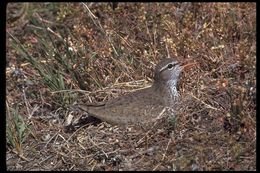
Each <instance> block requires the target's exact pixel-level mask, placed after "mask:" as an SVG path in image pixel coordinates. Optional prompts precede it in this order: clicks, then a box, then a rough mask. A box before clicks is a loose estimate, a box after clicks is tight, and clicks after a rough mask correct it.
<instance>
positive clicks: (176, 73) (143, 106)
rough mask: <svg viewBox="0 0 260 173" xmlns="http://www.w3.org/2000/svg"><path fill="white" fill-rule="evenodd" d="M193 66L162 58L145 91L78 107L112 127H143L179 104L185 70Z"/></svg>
mask: <svg viewBox="0 0 260 173" xmlns="http://www.w3.org/2000/svg"><path fill="white" fill-rule="evenodd" d="M194 64H196V63H189V64H186V65H183V64H181V63H180V62H178V61H177V60H176V59H175V58H165V59H163V60H161V61H160V62H159V63H158V64H157V65H156V67H155V71H154V82H153V84H152V85H151V86H150V87H148V88H144V89H140V90H136V91H134V92H130V93H128V94H126V95H123V96H120V97H117V98H114V99H111V100H108V101H107V102H104V103H100V104H96V105H93V104H91V105H84V104H79V105H77V107H78V108H79V109H81V110H82V111H84V112H86V113H88V115H89V116H92V117H94V118H97V119H99V120H101V121H105V122H107V123H109V124H112V125H128V124H144V123H148V122H151V121H154V120H156V118H158V116H159V115H160V114H161V113H162V111H163V110H165V108H171V109H174V108H175V105H176V103H178V102H179V101H180V94H179V92H178V90H177V85H178V81H179V77H180V74H181V72H182V71H183V69H184V68H186V67H188V66H192V65H194Z"/></svg>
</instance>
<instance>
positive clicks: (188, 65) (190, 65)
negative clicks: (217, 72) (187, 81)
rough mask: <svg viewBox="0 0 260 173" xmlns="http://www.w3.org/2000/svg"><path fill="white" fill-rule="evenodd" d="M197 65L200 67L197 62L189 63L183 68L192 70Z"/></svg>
mask: <svg viewBox="0 0 260 173" xmlns="http://www.w3.org/2000/svg"><path fill="white" fill-rule="evenodd" d="M196 65H198V63H197V62H192V63H188V64H185V65H182V68H183V69H184V70H188V69H190V68H192V67H193V66H196Z"/></svg>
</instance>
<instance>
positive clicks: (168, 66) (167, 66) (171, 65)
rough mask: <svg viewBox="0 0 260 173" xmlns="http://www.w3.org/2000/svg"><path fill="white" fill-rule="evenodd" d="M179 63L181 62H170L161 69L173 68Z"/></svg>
mask: <svg viewBox="0 0 260 173" xmlns="http://www.w3.org/2000/svg"><path fill="white" fill-rule="evenodd" d="M178 64H179V62H174V63H170V64H168V65H166V66H164V67H162V68H161V70H160V71H164V70H166V69H172V68H173V67H174V66H176V65H178Z"/></svg>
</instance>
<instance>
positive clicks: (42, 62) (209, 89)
mask: <svg viewBox="0 0 260 173" xmlns="http://www.w3.org/2000/svg"><path fill="white" fill-rule="evenodd" d="M85 5H86V6H85ZM85 5H84V4H81V3H61V4H54V3H44V4H43V3H37V4H29V5H24V6H22V5H21V4H19V3H15V4H8V7H7V18H8V20H7V28H6V30H7V33H8V34H7V40H6V42H7V52H6V57H7V58H6V59H7V68H6V76H7V78H6V80H7V81H6V84H7V86H6V90H7V97H6V102H7V104H6V106H7V109H6V110H17V112H15V113H12V111H9V112H7V114H8V115H9V117H13V119H9V118H8V119H7V122H6V123H7V127H8V128H9V130H10V131H12V133H7V135H8V136H7V137H9V139H16V138H17V136H19V134H22V135H20V136H19V141H18V142H13V143H10V142H9V143H7V151H6V152H7V157H6V164H7V169H8V170H256V39H255V38H256V4H255V3H205V4H204V3H119V4H111V3H110V4H107V3H86V4H85ZM22 7H23V8H22ZM113 8H114V9H113ZM167 49H168V50H169V55H170V56H172V57H176V58H177V59H178V60H179V61H182V62H184V61H196V62H197V63H198V64H199V65H198V66H197V67H196V68H192V69H190V70H188V71H186V72H185V73H183V75H182V78H181V81H180V92H181V95H182V98H183V101H182V104H181V105H180V107H179V109H178V112H177V113H176V115H177V118H176V119H169V118H168V117H165V116H162V118H161V119H160V120H159V121H157V122H155V123H154V124H153V125H152V127H145V128H144V127H143V128H140V127H134V126H129V127H117V126H111V125H109V124H107V123H105V122H103V123H101V124H98V125H95V126H94V125H84V126H82V127H80V128H79V129H77V130H75V131H74V132H72V133H65V132H64V123H65V120H66V118H67V117H68V116H69V115H70V114H73V115H77V114H81V113H80V112H72V111H71V110H70V109H69V107H70V105H71V104H73V103H75V102H79V101H87V102H94V103H97V102H100V101H104V100H109V99H111V98H115V97H117V96H119V95H123V94H125V93H127V92H131V91H133V90H135V89H140V88H143V87H147V86H148V85H149V84H150V83H151V82H152V77H153V69H154V66H155V64H156V63H157V62H158V61H159V60H160V59H163V58H165V57H167V56H168V53H167ZM17 117H19V118H21V119H22V120H21V122H22V123H16V124H14V122H16V121H14V120H15V118H16V119H17ZM19 120H20V119H19ZM20 124H22V125H23V126H22V127H23V128H22V130H21V127H20V128H19V125H20ZM16 127H17V128H16ZM24 127H26V129H27V130H25V128H24ZM15 143H16V144H15ZM15 146H19V150H17V147H15Z"/></svg>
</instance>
